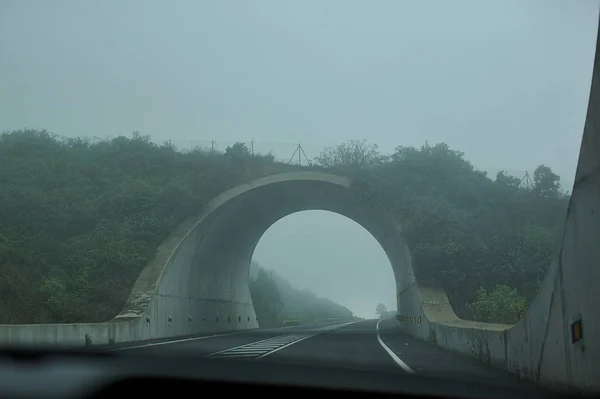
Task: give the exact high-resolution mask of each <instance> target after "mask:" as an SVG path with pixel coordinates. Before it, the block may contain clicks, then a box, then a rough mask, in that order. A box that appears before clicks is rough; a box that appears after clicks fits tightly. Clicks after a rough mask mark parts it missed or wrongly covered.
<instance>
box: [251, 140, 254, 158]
mask: <svg viewBox="0 0 600 399" xmlns="http://www.w3.org/2000/svg"><path fill="white" fill-rule="evenodd" d="M250 153H251V154H252V155H254V139H252V140H251V141H250Z"/></svg>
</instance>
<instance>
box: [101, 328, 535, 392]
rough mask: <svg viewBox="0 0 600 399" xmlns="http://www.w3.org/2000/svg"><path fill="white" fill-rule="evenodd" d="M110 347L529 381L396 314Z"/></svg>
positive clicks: (493, 380)
mask: <svg viewBox="0 0 600 399" xmlns="http://www.w3.org/2000/svg"><path fill="white" fill-rule="evenodd" d="M112 350H114V351H125V352H126V353H131V354H135V353H142V354H149V353H150V354H153V355H154V354H155V355H161V354H169V355H171V354H182V355H186V356H205V357H212V358H235V359H247V360H250V361H257V362H264V361H269V362H285V363H295V364H311V363H312V364H315V363H317V364H320V365H330V366H332V367H344V368H355V369H367V370H371V371H373V370H378V371H381V372H386V373H417V374H429V375H437V376H440V377H444V378H461V379H466V380H477V381H489V382H490V383H496V384H502V385H513V386H514V385H518V386H521V387H524V384H527V383H525V382H522V381H519V380H518V379H517V378H516V377H515V376H513V375H510V374H508V373H506V372H504V371H502V370H499V369H495V368H491V367H488V366H483V365H479V364H476V363H474V362H472V361H470V360H468V359H466V358H464V357H462V356H459V355H455V354H453V353H451V352H448V351H446V350H443V349H440V348H438V347H436V346H435V345H433V344H430V343H428V342H425V341H421V340H418V339H416V338H414V337H412V336H410V335H407V334H405V333H402V332H401V331H399V330H398V329H397V325H396V321H395V320H393V319H386V320H381V321H379V320H364V321H358V322H351V323H342V324H335V325H325V326H315V325H311V326H297V327H288V328H281V329H273V330H254V331H243V332H234V333H224V334H218V335H212V336H203V337H196V338H188V339H182V340H174V341H167V342H156V343H150V344H145V345H138V346H132V347H124V348H117V349H112Z"/></svg>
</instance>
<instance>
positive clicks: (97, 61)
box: [0, 0, 598, 317]
mask: <svg viewBox="0 0 600 399" xmlns="http://www.w3.org/2000/svg"><path fill="white" fill-rule="evenodd" d="M597 9H598V1H597V0H578V1H572V0H563V1H558V0H535V1H534V0H531V1H522V0H504V1H481V0H471V1H466V0H463V1H459V0H455V1H443V0H439V1H432V0H429V1H425V0H418V1H416V0H414V1H398V0H387V1H383V0H382V1H378V2H368V1H353V0H330V1H327V2H323V1H318V0H309V1H297V2H284V1H281V0H261V1H245V0H238V1H231V0H219V1H212V2H209V1H196V0H193V1H192V0H190V1H184V0H178V1H175V2H166V1H149V0H143V1H142V0H130V1H116V0H107V1H102V2H79V1H59V0H57V1H52V2H44V1H30V0H2V1H0V128H1V129H3V130H12V129H19V128H24V127H30V128H35V129H47V130H49V131H52V132H54V133H56V134H59V135H64V136H70V137H73V136H87V137H101V138H103V137H108V136H116V135H118V134H129V133H131V132H132V131H134V130H139V131H141V132H142V133H145V134H149V135H151V136H152V138H153V139H154V140H156V141H164V140H167V139H170V140H172V141H173V142H174V143H175V144H176V145H178V146H180V147H182V148H183V147H189V146H191V145H194V144H198V143H201V144H206V143H211V142H213V141H214V142H215V143H216V145H217V146H219V147H220V148H224V146H226V145H227V144H228V143H232V142H234V141H238V140H239V141H245V142H249V141H250V140H253V142H254V145H255V149H256V151H259V152H268V151H273V152H274V154H275V155H276V157H277V158H281V159H285V160H287V158H289V157H290V156H291V155H292V153H293V151H294V149H295V147H296V145H297V144H298V143H300V144H302V146H303V148H304V149H305V151H306V153H307V155H308V156H309V157H314V156H317V155H318V153H319V152H320V151H321V150H322V149H323V148H324V147H325V146H329V145H335V144H338V143H340V142H343V141H345V140H350V139H362V138H366V139H367V140H368V141H369V142H372V143H376V144H378V145H379V146H380V148H381V149H382V151H383V152H386V153H390V152H392V151H393V150H394V148H395V147H396V146H398V145H405V146H421V145H422V144H424V143H425V142H426V141H427V142H429V143H437V142H446V143H448V144H449V145H450V146H451V147H453V148H456V149H459V150H461V151H464V152H465V157H466V158H467V159H468V160H470V161H471V162H472V163H473V164H474V165H475V166H476V167H477V168H479V169H481V170H485V171H488V172H489V174H490V175H495V173H496V172H498V171H499V170H502V169H504V170H507V171H508V172H510V173H512V174H514V175H516V176H518V177H521V176H523V175H524V173H525V172H526V171H528V172H529V173H530V174H531V173H532V172H533V169H535V167H537V166H538V165H540V164H546V165H548V166H550V167H551V168H552V169H553V170H554V172H556V173H557V174H559V175H560V176H561V179H562V180H561V181H562V183H563V187H565V188H566V189H570V186H571V185H572V183H573V176H574V172H575V166H576V163H577V155H578V151H579V146H580V140H581V133H582V131H583V124H584V120H585V114H586V108H587V102H588V96H589V88H590V78H591V70H592V63H593V57H594V46H595V40H596V29H597V15H598V14H597ZM254 258H255V260H257V261H258V262H259V263H260V264H261V265H262V266H263V267H266V268H269V269H274V270H277V271H279V272H280V274H281V275H282V276H283V277H285V278H287V279H288V280H290V282H292V283H293V284H294V285H295V286H298V287H300V288H308V289H310V290H312V291H314V292H315V293H316V294H318V295H320V296H324V297H327V298H329V299H332V300H334V301H337V302H339V303H340V304H343V305H345V306H347V307H349V308H350V309H351V310H352V311H354V312H355V313H356V314H357V315H359V316H363V317H372V316H373V314H374V311H375V306H376V304H377V303H378V302H383V303H385V304H386V305H387V306H388V307H389V308H394V307H395V303H394V302H395V287H394V282H393V274H392V270H391V267H390V265H389V262H388V261H387V258H386V257H385V254H384V253H383V250H382V249H381V247H379V245H378V244H377V242H376V241H375V240H374V239H373V237H372V236H370V235H369V233H367V232H366V231H365V230H364V229H362V228H361V227H360V226H358V225H357V224H356V223H354V222H352V221H350V220H348V219H345V218H343V217H342V216H339V215H334V214H330V213H323V212H303V213H298V214H294V215H291V216H289V217H287V218H285V219H283V220H281V221H279V222H278V223H277V224H275V225H274V226H273V227H272V228H271V229H270V230H269V231H268V232H267V233H266V234H265V236H264V237H263V239H262V240H261V242H260V243H259V246H258V248H257V250H256V252H255V256H254Z"/></svg>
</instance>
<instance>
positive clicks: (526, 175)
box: [517, 171, 535, 189]
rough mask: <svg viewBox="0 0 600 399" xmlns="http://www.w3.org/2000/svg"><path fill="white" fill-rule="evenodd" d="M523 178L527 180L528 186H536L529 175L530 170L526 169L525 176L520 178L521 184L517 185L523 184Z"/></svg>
mask: <svg viewBox="0 0 600 399" xmlns="http://www.w3.org/2000/svg"><path fill="white" fill-rule="evenodd" d="M523 180H525V184H527V188H531V189H533V188H534V187H535V185H534V184H533V181H532V180H531V177H529V172H527V171H525V176H523V177H522V178H521V180H519V184H518V185H517V187H520V186H521V183H523Z"/></svg>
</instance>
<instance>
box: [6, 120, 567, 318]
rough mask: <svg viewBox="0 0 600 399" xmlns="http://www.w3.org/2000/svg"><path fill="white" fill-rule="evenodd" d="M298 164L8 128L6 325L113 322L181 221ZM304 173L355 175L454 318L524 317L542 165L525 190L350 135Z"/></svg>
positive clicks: (456, 163)
mask: <svg viewBox="0 0 600 399" xmlns="http://www.w3.org/2000/svg"><path fill="white" fill-rule="evenodd" d="M297 168H299V167H298V166H293V165H287V164H282V163H277V162H275V161H274V157H273V156H271V155H254V154H251V153H250V151H249V150H248V148H247V147H246V146H245V145H244V144H242V143H237V144H235V145H233V146H231V147H228V148H227V149H226V151H225V152H222V153H221V152H216V151H210V150H206V149H201V148H198V149H195V150H193V151H185V152H183V151H178V150H177V149H176V148H175V147H174V146H173V145H171V144H170V143H163V144H157V143H153V142H152V141H151V140H150V138H149V137H147V136H144V135H141V134H139V133H134V134H133V135H132V136H131V137H124V136H120V137H117V138H114V139H112V140H106V141H103V142H99V143H90V142H88V141H86V140H85V139H81V138H76V139H65V138H60V137H58V136H55V135H53V134H51V133H49V132H46V131H35V130H20V131H12V132H5V133H2V135H1V136H0V268H2V278H1V279H0V323H43V322H80V321H104V320H108V319H110V318H112V317H113V316H114V315H115V314H116V313H117V312H118V311H119V309H120V307H121V306H122V305H123V303H124V302H125V300H126V298H127V296H128V294H129V292H130V290H131V287H132V285H133V282H134V281H135V279H136V277H137V276H138V274H139V272H140V271H141V270H142V268H143V267H144V266H145V265H146V264H147V262H148V261H149V260H150V259H152V257H153V256H154V253H155V251H156V248H157V247H158V245H159V244H160V243H161V242H162V241H163V240H164V239H165V238H166V237H167V236H168V235H169V234H170V232H172V231H173V230H174V229H175V227H176V226H177V225H178V224H180V223H181V222H182V221H184V220H185V219H186V218H188V217H191V216H193V215H196V214H197V213H198V212H200V211H201V208H202V206H203V204H206V203H207V202H208V201H209V200H210V199H212V198H213V197H215V196H216V195H217V194H219V193H221V192H222V191H224V190H226V189H228V188H230V187H233V186H235V185H237V184H239V183H242V182H245V181H249V180H252V179H255V178H258V177H261V176H266V175H269V174H272V173H279V172H284V171H290V170H294V169H297ZM311 168H314V169H318V170H327V171H330V172H335V173H339V174H344V175H349V176H352V177H354V178H355V179H356V180H357V181H359V182H361V184H360V189H361V191H363V192H364V195H365V196H366V197H367V198H371V199H372V200H373V201H380V202H381V206H384V207H386V208H387V209H388V211H389V212H391V213H393V214H394V216H395V217H397V218H398V219H399V220H400V221H401V222H402V224H403V228H404V231H405V235H406V240H407V243H408V245H409V248H410V249H411V251H412V254H413V258H414V259H413V260H414V265H415V271H416V273H417V277H418V279H419V281H420V282H421V283H423V284H438V285H440V286H443V287H444V288H445V289H446V290H447V292H448V294H449V297H450V300H451V302H452V304H453V306H454V307H455V309H456V311H457V313H458V314H459V315H460V316H461V317H464V318H474V319H477V320H482V321H497V322H513V321H515V320H516V319H517V318H518V317H520V315H521V314H522V313H523V312H524V310H525V309H526V306H527V303H528V302H529V301H531V299H532V298H533V297H534V296H535V293H536V291H537V289H538V287H539V284H540V282H541V280H542V278H543V277H544V275H545V272H546V269H547V267H548V264H549V262H550V260H551V258H552V256H554V255H555V250H556V248H557V247H556V245H557V238H558V237H559V232H560V228H561V225H562V223H563V220H564V216H565V212H566V207H567V205H568V199H569V196H568V194H567V193H565V192H564V191H563V190H562V189H561V186H560V179H559V177H558V176H557V175H556V174H554V173H553V172H552V170H551V168H550V167H548V166H544V165H540V166H539V167H538V168H537V169H536V170H535V172H534V173H533V176H532V179H533V185H524V184H523V182H522V181H521V180H520V179H519V178H517V177H514V176H510V175H508V174H506V173H503V172H500V173H498V175H497V176H495V177H493V178H490V177H489V176H487V175H486V174H485V173H484V172H481V171H478V170H476V169H475V168H474V167H473V166H472V165H471V164H470V163H469V162H468V161H467V160H466V159H465V158H464V154H462V153H461V152H460V151H458V150H455V149H451V148H450V147H449V146H448V145H446V144H444V143H440V144H436V145H433V146H430V145H427V144H426V145H424V146H422V147H421V148H413V147H402V146H399V147H397V148H396V151H395V152H394V153H393V154H391V155H383V154H381V153H380V152H379V151H378V149H377V147H376V146H374V145H371V144H368V143H367V142H365V141H348V142H346V143H342V144H340V145H339V146H337V147H333V148H328V149H326V150H324V151H323V153H322V154H320V156H318V157H317V158H316V159H315V160H314V165H312V166H311ZM507 168H510V165H507Z"/></svg>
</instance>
